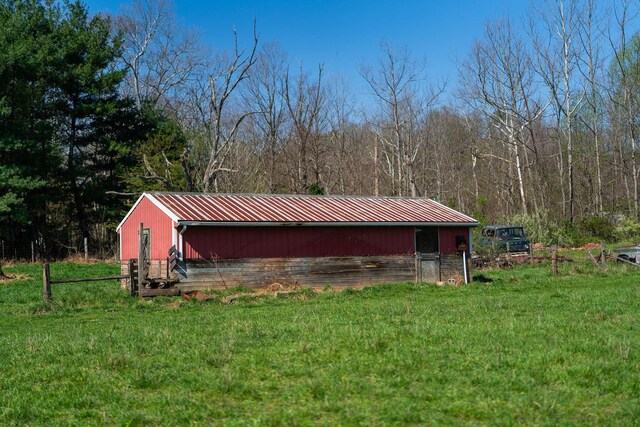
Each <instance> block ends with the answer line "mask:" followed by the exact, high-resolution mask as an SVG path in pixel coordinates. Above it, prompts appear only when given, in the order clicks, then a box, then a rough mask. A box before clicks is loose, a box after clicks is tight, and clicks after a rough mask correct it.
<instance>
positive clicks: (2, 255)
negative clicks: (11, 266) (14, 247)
mask: <svg viewBox="0 0 640 427" xmlns="http://www.w3.org/2000/svg"><path fill="white" fill-rule="evenodd" d="M2 260H3V261H4V240H3V241H2Z"/></svg>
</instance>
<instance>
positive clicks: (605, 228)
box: [577, 215, 616, 241]
mask: <svg viewBox="0 0 640 427" xmlns="http://www.w3.org/2000/svg"><path fill="white" fill-rule="evenodd" d="M577 229H578V234H579V235H580V237H582V238H586V239H593V238H595V239H598V240H605V241H612V240H616V232H615V227H614V224H613V221H612V220H611V218H610V217H607V216H602V215H597V216H590V217H586V218H582V219H581V220H580V221H578V227H577Z"/></svg>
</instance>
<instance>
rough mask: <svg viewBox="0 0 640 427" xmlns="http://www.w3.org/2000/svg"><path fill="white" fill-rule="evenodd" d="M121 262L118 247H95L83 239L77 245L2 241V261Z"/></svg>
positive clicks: (0, 255) (0, 248)
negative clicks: (68, 260)
mask: <svg viewBox="0 0 640 427" xmlns="http://www.w3.org/2000/svg"><path fill="white" fill-rule="evenodd" d="M65 259H71V260H87V261H88V260H95V259H100V260H116V261H117V260H119V254H118V251H117V245H110V246H109V247H99V248H96V247H93V246H92V245H91V242H90V241H89V239H86V238H85V239H83V240H81V241H80V242H78V244H77V245H75V246H71V245H64V244H61V243H53V244H51V243H45V242H42V241H37V240H31V241H19V242H12V241H8V240H0V260H1V261H2V262H4V263H6V262H42V261H53V260H58V261H59V260H65Z"/></svg>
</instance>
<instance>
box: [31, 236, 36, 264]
mask: <svg viewBox="0 0 640 427" xmlns="http://www.w3.org/2000/svg"><path fill="white" fill-rule="evenodd" d="M31 262H36V244H35V242H34V241H33V240H32V241H31Z"/></svg>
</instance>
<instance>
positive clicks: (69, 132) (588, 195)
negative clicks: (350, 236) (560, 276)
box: [0, 0, 640, 256]
mask: <svg viewBox="0 0 640 427" xmlns="http://www.w3.org/2000/svg"><path fill="white" fill-rule="evenodd" d="M637 14H638V5H637V4H636V3H634V2H630V1H626V0H620V1H617V2H612V3H607V4H603V3H602V2H596V1H595V0H549V1H547V2H546V3H544V4H540V5H538V4H537V3H536V5H533V6H532V7H531V8H530V10H529V12H528V14H527V17H526V19H524V20H521V21H516V20H514V19H512V18H510V17H508V16H505V17H503V18H501V19H498V20H494V21H490V22H487V23H486V25H485V30H484V33H483V34H481V35H480V36H479V37H478V39H477V40H476V42H475V43H474V44H473V46H470V48H469V52H468V54H467V55H466V56H465V57H464V58H462V59H461V60H460V61H459V62H458V64H457V67H458V74H459V75H458V76H457V83H456V85H455V87H451V86H450V85H449V87H445V84H443V83H442V82H436V81H433V80H432V79H429V76H428V67H426V66H425V60H424V59H420V58H416V57H414V56H412V55H411V53H410V52H408V51H407V50H406V49H405V48H403V47H401V46H395V45H391V44H387V43H382V44H381V45H380V50H379V55H378V59H377V62H375V63H372V64H362V65H361V66H360V75H361V78H362V79H363V80H362V82H364V83H365V84H366V87H367V88H368V92H369V94H368V96H367V97H366V99H365V97H363V96H362V95H360V96H358V95H356V94H355V93H354V91H353V90H352V89H351V87H350V82H349V81H346V80H345V79H344V77H341V76H339V75H336V74H335V73H332V72H331V70H330V69H328V67H326V66H325V65H324V64H315V65H312V66H311V67H309V66H308V64H307V65H306V66H303V64H299V63H297V62H295V61H293V60H292V59H291V58H290V57H289V56H288V54H287V53H286V52H285V51H284V50H283V49H282V48H281V47H280V46H279V45H278V44H277V43H276V42H274V41H264V40H261V38H260V32H259V23H254V31H253V34H236V33H234V32H230V34H229V46H228V47H227V48H225V49H214V48H213V47H211V46H207V45H206V44H205V43H204V42H203V40H202V39H201V37H200V36H199V35H198V33H197V31H195V30H193V29H191V28H189V27H187V26H185V25H184V24H182V23H181V22H180V21H179V20H178V19H177V17H176V16H175V12H174V9H173V6H172V4H171V3H170V2H169V1H168V0H135V1H134V2H133V3H131V4H129V5H128V6H127V7H126V9H123V10H122V11H121V12H120V13H119V14H118V15H113V16H107V15H92V14H91V13H90V11H89V10H88V8H87V7H86V6H85V5H83V4H82V3H81V2H74V1H65V2H54V1H45V0H0V237H2V239H3V240H6V241H9V242H20V241H36V242H38V247H39V250H40V251H41V252H42V253H45V254H49V255H56V254H57V253H60V250H61V248H67V249H68V248H74V247H79V246H80V245H79V242H80V241H82V239H83V238H85V237H87V238H89V240H90V242H91V245H92V247H93V249H94V250H95V251H99V252H100V253H101V254H104V255H105V256H110V255H112V254H114V253H115V252H116V251H117V245H116V244H115V243H116V239H115V227H116V225H117V224H118V222H119V221H120V220H121V219H122V217H123V216H124V214H125V213H126V211H127V210H128V208H129V207H130V206H131V204H132V203H133V201H135V199H136V197H137V196H138V195H139V194H140V193H141V192H143V191H151V190H160V191H206V192H225V193H294V194H319V195H321V194H326V195H330V194H352V195H376V196H411V197H430V198H433V199H435V200H437V201H439V202H442V203H445V204H447V205H449V206H451V207H453V208H456V209H459V210H461V211H463V212H466V213H468V214H470V215H472V216H475V217H477V218H478V219H480V220H481V221H483V222H485V221H486V222H495V221H519V222H524V223H526V224H527V225H528V226H529V227H531V228H533V229H535V230H536V232H537V233H538V235H539V238H540V239H542V240H545V239H546V240H556V241H557V240H561V239H562V232H561V231H562V230H569V231H570V230H573V229H575V227H579V226H584V227H583V228H585V227H587V228H588V227H591V228H596V229H599V227H600V228H602V225H603V224H605V225H606V224H611V223H612V222H615V221H620V220H621V218H623V219H624V220H626V221H627V222H629V221H630V223H631V224H632V225H634V224H637V220H638V216H639V214H640V212H639V204H638V193H639V191H640V189H639V185H640V184H639V174H640V171H639V170H638V167H639V165H638V162H639V161H640V160H639V159H638V148H639V147H638V143H639V141H638V137H639V136H638V130H639V127H638V126H639V119H640V99H639V95H638V94H639V93H640V91H639V89H640V36H639V35H638V34H637V32H636V28H637V25H636V20H637ZM248 19H251V18H250V17H248ZM585 224H586V225H585ZM635 229H640V227H636V228H635ZM635 229H634V230H635ZM553 230H556V232H555V233H554V232H552V231H553ZM558 230H560V231H558ZM596 231H598V230H596Z"/></svg>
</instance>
